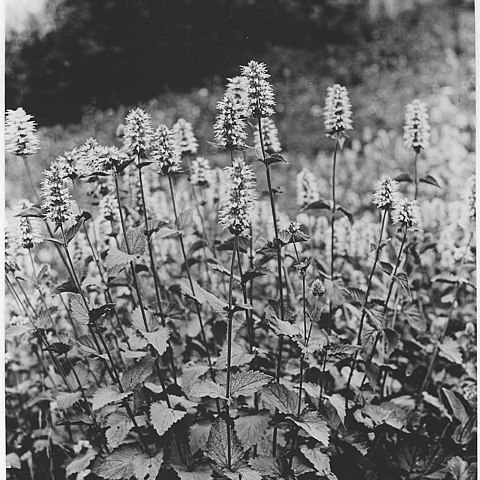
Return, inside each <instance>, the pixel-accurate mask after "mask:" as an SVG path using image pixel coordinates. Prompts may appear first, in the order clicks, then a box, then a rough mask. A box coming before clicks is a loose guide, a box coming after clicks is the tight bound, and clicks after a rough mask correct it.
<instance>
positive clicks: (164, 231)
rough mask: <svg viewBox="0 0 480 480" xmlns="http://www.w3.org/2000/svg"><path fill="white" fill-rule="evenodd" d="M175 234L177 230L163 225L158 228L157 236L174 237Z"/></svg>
mask: <svg viewBox="0 0 480 480" xmlns="http://www.w3.org/2000/svg"><path fill="white" fill-rule="evenodd" d="M177 235H178V230H174V229H173V228H168V227H163V228H160V229H159V230H158V234H157V237H160V238H171V237H176V236H177Z"/></svg>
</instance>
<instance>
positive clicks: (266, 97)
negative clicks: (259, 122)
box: [240, 60, 275, 118]
mask: <svg viewBox="0 0 480 480" xmlns="http://www.w3.org/2000/svg"><path fill="white" fill-rule="evenodd" d="M240 70H241V73H242V76H243V77H245V78H246V79H247V81H248V89H247V97H248V103H249V105H248V111H249V114H250V115H251V116H252V117H256V118H264V117H271V116H272V115H273V114H274V113H275V110H274V107H275V95H274V93H273V88H272V86H271V85H270V83H269V81H268V80H267V79H268V78H270V75H269V74H268V71H267V66H266V65H265V64H264V63H258V62H255V61H254V60H251V61H250V62H248V65H247V66H243V67H240Z"/></svg>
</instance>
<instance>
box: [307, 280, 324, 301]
mask: <svg viewBox="0 0 480 480" xmlns="http://www.w3.org/2000/svg"><path fill="white" fill-rule="evenodd" d="M310 291H311V292H312V295H313V296H314V297H322V296H323V295H325V292H326V291H327V289H326V288H325V284H324V283H323V281H322V280H321V279H320V278H317V279H316V280H314V281H313V283H312V285H311V286H310Z"/></svg>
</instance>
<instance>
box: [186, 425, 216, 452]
mask: <svg viewBox="0 0 480 480" xmlns="http://www.w3.org/2000/svg"><path fill="white" fill-rule="evenodd" d="M211 428H212V426H211V425H210V424H208V425H202V424H194V425H192V426H191V427H190V433H189V435H188V441H189V444H190V451H191V452H192V454H195V452H197V451H198V450H205V446H206V445H207V441H208V436H209V435H210V429H211Z"/></svg>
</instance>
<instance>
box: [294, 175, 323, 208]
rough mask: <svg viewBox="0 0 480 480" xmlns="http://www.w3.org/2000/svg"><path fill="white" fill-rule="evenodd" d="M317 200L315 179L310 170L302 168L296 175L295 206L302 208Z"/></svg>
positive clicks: (318, 197)
mask: <svg viewBox="0 0 480 480" xmlns="http://www.w3.org/2000/svg"><path fill="white" fill-rule="evenodd" d="M319 199H320V195H319V194H318V191H317V188H316V185H315V177H314V176H313V173H312V172H311V171H310V170H308V169H307V168H304V169H303V170H302V171H301V172H300V173H299V174H298V175H297V205H298V207H299V208H303V207H305V206H307V205H309V204H310V203H313V202H316V201H317V200H319Z"/></svg>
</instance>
